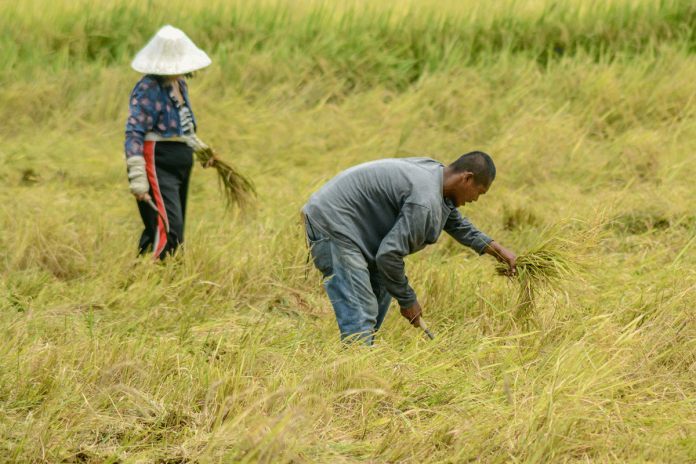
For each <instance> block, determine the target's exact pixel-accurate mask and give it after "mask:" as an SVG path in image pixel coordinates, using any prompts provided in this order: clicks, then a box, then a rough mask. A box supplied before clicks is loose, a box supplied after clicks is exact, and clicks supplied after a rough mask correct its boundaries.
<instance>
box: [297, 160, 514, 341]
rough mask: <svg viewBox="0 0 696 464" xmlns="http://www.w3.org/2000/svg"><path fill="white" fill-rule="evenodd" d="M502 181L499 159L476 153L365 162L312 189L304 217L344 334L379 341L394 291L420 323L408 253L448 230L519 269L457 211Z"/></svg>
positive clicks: (343, 336) (406, 314) (509, 254)
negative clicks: (449, 159)
mask: <svg viewBox="0 0 696 464" xmlns="http://www.w3.org/2000/svg"><path fill="white" fill-rule="evenodd" d="M494 179H495V165H494V164H493V160H492V159H491V158H490V156H488V155H487V154H485V153H483V152H479V151H476V152H472V153H467V154H466V155H463V156H462V157H460V158H459V159H458V160H457V161H455V162H454V163H452V164H451V165H449V166H446V167H445V166H444V165H442V164H441V163H440V162H438V161H435V160H433V159H430V158H406V159H384V160H379V161H372V162H369V163H365V164H360V165H358V166H355V167H352V168H350V169H347V170H345V171H343V172H342V173H340V174H339V175H338V176H336V177H335V178H334V179H332V180H331V181H330V182H329V183H327V184H326V185H325V186H324V187H322V188H321V189H319V191H317V192H316V193H314V194H312V196H311V197H310V199H309V202H307V204H306V205H304V206H303V207H302V216H303V218H304V220H305V227H306V230H307V238H308V239H309V244H310V246H311V254H312V258H313V260H314V265H315V267H316V268H317V269H319V271H321V273H322V274H323V276H324V288H325V289H326V293H327V294H328V295H329V299H330V300H331V304H332V305H333V308H334V312H335V313H336V320H337V321H338V327H339V329H340V330H341V339H343V340H344V341H350V340H353V339H356V340H359V341H361V342H362V343H365V344H368V345H371V344H372V342H373V333H374V332H375V331H377V330H378V329H379V327H380V326H381V325H382V322H383V321H384V317H385V316H386V315H387V310H388V309H389V305H390V303H391V299H392V297H393V298H395V299H396V300H397V301H398V303H399V306H400V307H401V314H402V315H403V316H404V317H405V318H406V319H408V320H409V322H410V323H411V324H413V325H414V326H415V327H418V322H419V321H418V319H419V317H420V316H421V314H422V309H421V306H420V304H419V303H418V298H417V297H416V294H415V292H414V291H413V289H412V288H411V287H410V286H409V284H408V278H407V277H406V273H405V267H404V257H405V256H406V255H410V254H413V253H416V252H418V251H420V250H422V249H423V248H425V247H426V246H427V245H431V244H433V243H435V242H437V239H438V237H439V236H440V233H441V232H442V231H443V230H444V231H445V232H447V233H448V234H450V235H451V236H452V237H453V238H454V239H455V240H457V241H458V242H459V243H461V244H462V245H465V246H468V247H471V248H473V249H474V251H476V252H477V253H478V254H479V255H481V254H483V253H486V254H489V255H492V256H494V257H495V258H497V259H498V261H501V262H502V261H505V262H507V263H508V264H509V265H510V269H511V272H513V273H514V272H515V260H516V258H517V256H516V255H515V254H514V253H512V252H510V251H509V250H507V249H505V248H504V247H503V246H501V245H500V244H498V243H497V242H494V241H493V239H491V238H489V237H488V236H486V235H485V234H483V233H482V232H480V231H479V230H478V229H476V227H474V225H473V224H472V223H471V222H470V221H469V220H468V219H467V218H465V217H463V216H462V215H461V213H460V212H459V210H458V209H457V208H458V207H459V206H462V205H464V204H466V203H470V202H472V201H477V200H478V198H479V196H480V195H483V194H485V193H486V192H487V191H488V189H489V188H490V186H491V183H492V182H493V180H494Z"/></svg>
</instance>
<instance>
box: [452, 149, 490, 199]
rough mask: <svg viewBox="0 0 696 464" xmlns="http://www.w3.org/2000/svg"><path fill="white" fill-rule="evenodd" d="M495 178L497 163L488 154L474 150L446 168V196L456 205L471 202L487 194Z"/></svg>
mask: <svg viewBox="0 0 696 464" xmlns="http://www.w3.org/2000/svg"><path fill="white" fill-rule="evenodd" d="M494 179H495V164H493V160H492V159H491V157H490V156H488V155H487V154H485V153H483V152H481V151H472V152H471V153H467V154H466V155H462V156H461V157H459V159H458V160H457V161H455V162H454V163H452V164H450V165H449V166H447V167H446V168H445V173H444V192H443V193H444V196H445V197H447V198H449V199H450V200H452V202H453V203H454V204H455V206H461V205H463V204H465V203H471V202H472V201H476V200H478V198H479V196H480V195H483V194H485V193H486V192H487V191H488V189H489V188H490V186H491V184H492V183H493V180H494Z"/></svg>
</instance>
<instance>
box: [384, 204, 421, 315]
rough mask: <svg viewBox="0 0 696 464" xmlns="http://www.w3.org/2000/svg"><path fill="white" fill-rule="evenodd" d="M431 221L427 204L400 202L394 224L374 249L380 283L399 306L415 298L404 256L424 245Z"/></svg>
mask: <svg viewBox="0 0 696 464" xmlns="http://www.w3.org/2000/svg"><path fill="white" fill-rule="evenodd" d="M431 222H432V221H431V213H430V210H429V209H428V208H426V207H424V206H419V205H415V204H409V203H406V204H404V206H403V208H402V209H401V212H400V213H399V216H398V218H397V220H396V223H395V224H394V227H393V228H392V229H391V230H390V231H389V233H388V234H387V235H386V236H385V237H384V239H383V240H382V243H381V244H380V246H379V250H378V251H377V256H376V261H377V268H378V269H379V272H380V275H381V276H382V281H383V282H384V286H385V287H386V289H387V291H388V292H389V293H390V294H391V296H393V297H394V298H395V299H396V301H398V302H399V305H400V306H401V307H402V308H409V307H411V306H413V305H414V304H416V302H417V301H418V298H417V296H416V292H414V291H413V288H411V286H410V285H409V284H408V277H406V267H405V265H404V257H405V256H406V255H409V254H412V253H415V252H417V251H419V250H421V249H423V248H424V247H425V245H426V237H427V236H428V227H430V224H431Z"/></svg>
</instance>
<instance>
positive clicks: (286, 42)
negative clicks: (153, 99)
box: [0, 0, 696, 463]
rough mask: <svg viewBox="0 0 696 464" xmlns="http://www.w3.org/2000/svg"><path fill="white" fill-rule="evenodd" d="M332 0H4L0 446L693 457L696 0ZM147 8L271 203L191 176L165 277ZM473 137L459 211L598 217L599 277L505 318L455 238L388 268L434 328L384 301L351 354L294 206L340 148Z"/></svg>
mask: <svg viewBox="0 0 696 464" xmlns="http://www.w3.org/2000/svg"><path fill="white" fill-rule="evenodd" d="M336 3H337V4H336V5H334V4H332V3H323V2H313V1H291V0H286V1H281V2H278V3H274V2H265V3H264V2H258V3H250V2H241V1H239V2H224V1H222V0H212V1H210V2H206V4H205V5H202V6H194V5H193V3H192V2H185V1H183V0H171V1H168V2H164V1H160V0H150V1H147V2H134V1H102V2H87V1H84V2H83V1H78V0H55V1H48V0H30V1H25V2H5V3H3V4H2V5H0V62H1V63H2V66H0V84H1V85H0V120H1V121H2V123H1V124H0V185H1V187H2V188H1V189H0V204H1V210H0V260H1V262H2V267H0V276H1V278H0V320H1V322H0V460H1V461H3V462H60V461H64V462H124V463H125V462H170V463H174V462H295V463H297V462H356V461H365V462H465V461H485V462H556V461H563V462H580V461H582V462H617V461H622V462H694V461H695V460H696V413H694V411H696V408H695V407H694V406H695V404H694V401H695V397H694V394H695V392H696V385H695V384H694V378H695V372H694V371H695V370H696V355H695V353H696V350H695V348H696V347H695V346H694V345H695V341H694V340H695V335H696V327H695V325H694V323H695V317H696V313H694V307H695V303H696V301H695V300H696V297H695V293H694V286H695V285H696V276H695V274H694V268H695V267H696V258H695V257H694V252H693V250H694V239H695V237H696V222H695V215H694V210H695V208H696V199H695V194H696V187H694V182H693V179H694V176H695V175H696V162H695V159H694V155H693V153H694V151H695V149H696V138H695V137H694V134H696V132H695V129H696V121H695V120H694V109H695V106H694V102H693V99H694V96H695V95H696V79H694V76H696V59H694V56H693V51H694V48H695V46H696V35H694V26H696V7H694V5H693V2H690V1H686V0H664V1H631V0H612V1H599V0H586V1H582V0H571V1H568V2H554V1H551V0H528V1H522V0H519V1H514V0H503V1H500V2H494V3H489V2H487V1H485V0H472V1H470V2H466V3H463V4H462V3H461V2H450V3H448V2H442V3H438V5H437V7H434V6H433V7H424V6H418V5H417V4H414V5H410V6H409V5H407V4H404V3H403V2H399V3H394V4H390V3H388V2H387V1H386V0H380V1H377V2H365V3H360V2H357V3H350V4H341V5H338V2H336ZM164 24H172V25H174V26H176V27H179V28H181V29H183V30H184V31H185V32H186V33H187V34H188V35H189V36H190V37H191V38H192V39H193V40H194V41H195V42H196V43H197V44H198V45H199V46H200V47H201V48H203V49H204V50H206V51H207V52H208V53H209V54H210V55H211V57H212V59H213V65H212V66H210V67H209V68H207V69H206V70H204V71H202V72H200V73H199V74H198V76H197V77H196V78H194V79H193V80H191V81H190V82H189V86H190V93H191V98H192V104H193V108H194V111H195V113H196V117H197V119H198V122H199V135H200V136H201V138H202V139H203V140H205V141H208V142H209V143H210V144H212V145H213V146H215V147H216V148H217V149H218V151H220V152H221V153H222V154H223V155H224V157H225V159H227V160H229V161H232V162H234V163H236V164H237V165H239V166H240V167H241V168H242V169H243V170H244V171H245V172H247V173H249V174H250V175H251V176H252V177H253V179H254V180H255V182H256V184H257V187H258V190H259V192H260V199H259V202H258V210H257V211H256V213H255V215H253V216H250V217H248V218H242V217H239V216H237V215H235V214H230V213H226V212H225V211H224V209H223V205H222V201H221V198H220V196H219V192H218V189H217V185H216V179H215V177H214V173H213V172H212V171H203V170H202V169H200V168H199V167H196V168H195V169H194V175H193V181H192V185H191V196H190V203H189V208H190V213H189V219H188V224H187V243H186V248H185V250H184V252H183V253H182V254H181V255H180V256H178V257H177V258H175V259H171V260H169V261H168V262H167V263H166V264H164V265H162V266H159V265H152V264H150V263H149V262H148V260H147V259H140V260H139V259H136V258H135V256H134V255H135V250H136V240H137V237H138V236H139V233H140V228H141V225H140V219H139V217H138V215H137V210H136V205H135V201H134V200H133V199H132V197H131V196H130V195H129V192H128V186H127V181H126V176H125V163H124V161H123V159H122V145H123V130H124V126H125V119H126V114H127V104H128V96H129V93H130V91H131V89H132V88H133V86H134V85H135V83H136V81H137V80H138V79H139V75H138V74H137V73H135V72H134V71H132V70H131V69H130V67H129V63H130V60H131V59H132V57H133V56H134V54H135V53H136V52H137V50H138V49H139V48H140V47H142V46H143V45H144V44H145V43H146V42H147V40H149V38H150V37H151V36H152V35H153V34H154V33H155V32H156V30H157V29H158V28H159V27H160V26H162V25H164ZM474 149H480V150H484V151H486V152H488V153H489V154H491V155H492V156H493V158H494V159H495V161H496V163H497V166H498V172H499V177H498V179H497V180H496V182H495V184H494V185H493V188H492V189H491V190H490V192H489V193H488V194H487V195H486V196H485V197H483V198H482V199H481V201H479V202H478V204H476V205H472V206H471V207H469V206H467V207H466V208H465V210H464V211H463V212H464V213H465V214H466V215H467V216H468V217H470V218H471V219H472V221H473V222H474V223H475V224H476V225H478V226H479V228H481V229H482V230H484V231H485V232H487V233H488V234H489V235H491V236H493V237H495V238H496V239H497V240H498V241H500V242H501V243H502V244H504V245H505V246H508V247H509V248H511V249H513V250H515V251H518V252H519V251H522V250H524V249H525V247H527V246H530V245H531V244H533V243H534V242H535V240H536V239H537V238H538V237H539V235H540V233H541V232H542V231H543V230H545V228H546V227H548V226H550V225H552V224H553V223H555V222H556V221H558V220H560V219H563V218H569V217H570V218H576V219H577V221H572V222H571V224H578V227H581V224H582V220H583V219H584V220H590V219H592V218H593V217H595V216H596V214H597V213H598V212H605V214H608V215H609V217H610V218H611V219H612V221H613V222H612V225H611V226H607V235H606V237H605V238H604V240H603V241H602V243H601V246H600V247H599V248H598V249H597V250H596V254H595V256H593V259H594V265H593V271H594V272H593V273H592V274H591V275H589V276H588V277H587V279H586V280H585V281H584V282H569V283H568V286H567V288H566V289H565V291H564V292H563V293H554V294H549V295H547V296H545V297H543V298H542V300H541V301H540V302H539V304H538V305H537V308H536V312H535V313H534V314H533V315H532V317H531V319H530V320H529V321H527V322H526V323H524V324H521V323H514V321H512V320H511V318H510V314H511V313H512V312H513V310H514V304H515V297H516V293H515V289H514V287H512V286H511V284H510V283H508V282H507V281H506V280H505V279H502V278H499V277H495V276H494V275H493V269H492V268H493V266H492V262H491V260H490V259H488V258H479V257H476V256H474V255H473V254H472V253H471V252H470V251H469V250H465V249H461V248H460V247H459V246H458V245H456V244H455V243H453V242H452V241H451V240H450V239H449V238H448V237H444V236H443V237H442V238H441V240H440V243H439V244H438V245H437V246H434V247H430V249H428V250H426V251H424V252H422V253H420V254H418V255H416V256H413V257H411V258H409V260H408V263H407V266H408V273H409V277H410V280H411V282H412V283H413V285H414V287H415V289H416V291H417V292H418V293H419V295H420V296H421V299H422V304H423V306H424V309H425V316H426V319H427V320H428V324H429V326H430V329H431V330H432V331H433V332H435V333H436V334H437V339H436V341H435V342H428V341H427V339H425V338H424V337H423V336H422V334H420V333H419V332H418V331H416V330H415V329H412V328H410V327H409V326H408V325H407V324H406V323H405V321H403V320H402V318H401V317H400V316H399V314H398V311H396V310H395V308H392V312H391V313H390V315H389V316H388V318H387V321H386V324H385V327H384V329H383V331H382V332H381V337H380V338H379V340H378V342H377V345H376V347H375V348H374V349H372V350H363V349H360V348H355V349H353V348H351V349H347V350H343V349H341V346H340V343H339V342H338V340H337V339H338V336H337V335H338V334H337V328H336V326H335V321H334V318H333V314H332V310H331V306H330V303H329V301H328V300H327V298H326V296H325V294H324V292H323V290H322V288H321V286H320V282H319V275H318V274H317V273H316V272H315V271H314V270H313V269H311V268H310V269H309V270H307V269H306V266H305V262H306V256H307V254H306V249H305V248H304V244H303V238H302V234H301V230H300V225H299V221H298V210H299V208H300V206H301V205H302V204H303V203H304V202H305V201H306V199H307V197H308V196H309V195H310V194H311V192H313V191H315V190H316V189H317V188H319V187H320V186H321V185H322V184H323V183H324V182H325V181H326V180H328V179H330V178H331V177H333V176H334V175H335V174H337V173H338V172H340V171H341V170H343V169H345V168H347V167H349V166H352V165H354V164H356V163H360V162H364V161H369V160H373V159H379V158H385V157H408V156H429V157H432V158H436V159H439V160H441V161H443V162H449V161H451V160H453V159H455V158H456V157H457V156H458V155H460V154H462V153H464V152H466V151H470V150H474ZM306 275H308V277H306ZM518 322H519V321H518Z"/></svg>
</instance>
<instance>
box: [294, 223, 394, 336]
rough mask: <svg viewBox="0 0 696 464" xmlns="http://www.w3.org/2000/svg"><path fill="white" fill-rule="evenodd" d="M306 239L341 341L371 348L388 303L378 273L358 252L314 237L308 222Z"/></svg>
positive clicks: (385, 313)
mask: <svg viewBox="0 0 696 464" xmlns="http://www.w3.org/2000/svg"><path fill="white" fill-rule="evenodd" d="M305 226H306V227H307V238H308V239H309V245H310V247H311V248H310V250H311V253H312V259H313V261H314V266H315V267H316V268H317V269H318V270H319V271H321V273H322V275H323V276H324V288H325V289H326V293H327V294H328V296H329V299H330V300H331V305H332V306H333V309H334V313H336V321H337V322H338V328H339V329H340V331H341V340H343V341H344V342H346V343H350V342H359V343H363V344H365V345H372V343H373V339H374V332H376V331H377V330H379V328H380V326H381V325H382V322H384V317H385V316H386V315H387V311H388V310H389V305H390V304H391V299H392V297H391V295H390V294H389V293H388V292H387V290H386V289H385V288H384V283H383V282H382V278H381V276H380V275H379V271H378V270H377V268H376V267H375V266H374V265H368V263H367V261H366V260H365V257H364V256H363V254H362V252H360V250H358V249H357V248H355V249H353V248H349V247H346V246H344V245H341V244H339V243H336V242H335V241H334V240H332V239H331V238H330V237H328V236H325V235H322V234H321V233H318V234H315V230H313V229H312V226H311V224H310V222H309V220H308V221H306V222H305Z"/></svg>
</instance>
